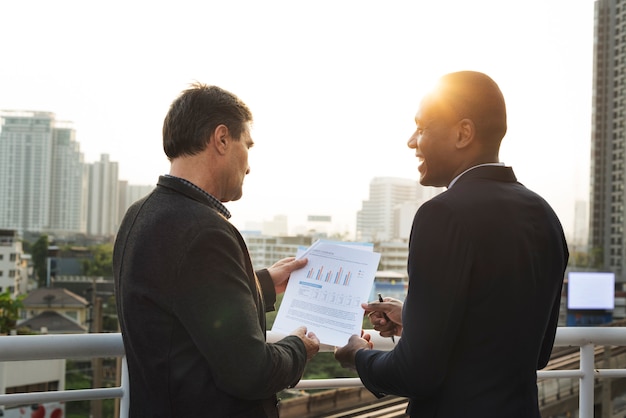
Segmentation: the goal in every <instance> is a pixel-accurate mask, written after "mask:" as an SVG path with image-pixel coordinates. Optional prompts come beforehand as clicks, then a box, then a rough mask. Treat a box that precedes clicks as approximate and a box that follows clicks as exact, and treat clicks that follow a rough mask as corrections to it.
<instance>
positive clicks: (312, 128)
mask: <svg viewBox="0 0 626 418" xmlns="http://www.w3.org/2000/svg"><path fill="white" fill-rule="evenodd" d="M593 6H594V3H593V0H576V1H572V0H526V1H523V2H510V1H502V0H481V1H470V0H450V1H439V0H430V1H426V0H422V1H417V0H411V1H404V0H397V1H386V2H383V1H370V0H316V1H297V0H284V1H275V0H266V1H256V0H249V1H232V0H230V1H195V2H193V1H186V0H177V1H176V2H174V1H167V2H166V1H118V0H114V1H88V2H87V1H78V0H77V1H67V0H55V1H49V0H40V1H29V0H22V1H4V2H1V3H0V16H1V19H0V20H1V22H0V45H1V46H0V57H1V58H0V109H4V110H13V109H19V110H42V111H50V112H54V113H56V115H57V119H63V120H69V121H73V122H74V125H75V128H76V130H77V139H78V141H79V142H80V144H81V150H82V151H83V153H84V154H85V161H86V162H93V161H96V160H99V158H100V154H104V153H106V154H109V155H110V157H111V160H113V161H118V162H119V165H120V177H121V179H124V180H128V181H129V182H130V183H131V184H154V183H155V182H156V180H157V177H158V176H159V175H160V174H164V173H167V172H168V171H169V163H168V161H167V159H166V158H165V155H164V154H163V151H162V146H161V127H162V123H163V118H164V116H165V113H166V112H167V109H168V107H169V105H170V103H171V102H172V100H174V98H175V97H176V96H177V95H178V94H179V92H180V91H182V90H183V89H185V88H187V87H188V85H189V84H190V83H191V82H193V81H195V80H197V81H201V82H204V83H207V84H216V85H219V86H221V87H223V88H225V89H227V90H230V91H232V92H233V93H235V94H237V95H238V96H239V97H240V98H241V99H243V100H244V101H245V102H246V103H247V104H248V105H249V106H250V108H251V110H252V112H253V114H254V118H255V123H254V127H253V131H252V134H253V138H254V140H255V143H256V145H255V146H254V148H253V149H252V150H251V152H250V164H251V173H250V175H249V176H248V177H247V179H246V181H245V184H244V196H243V198H242V199H241V200H240V201H238V202H233V203H229V204H227V206H228V207H229V209H230V210H231V212H232V213H233V218H232V221H233V222H234V223H235V225H237V226H238V227H240V228H243V227H244V226H245V222H246V221H262V220H270V219H271V218H272V217H273V216H274V215H277V214H286V215H289V221H290V226H292V227H293V226H296V224H298V223H301V222H302V221H303V220H304V219H305V217H306V215H308V214H316V215H332V216H333V221H334V222H335V224H336V226H337V230H341V231H343V230H353V229H354V227H355V223H356V212H357V211H358V210H359V209H360V208H361V202H362V201H363V200H364V199H367V198H368V189H369V182H370V180H371V179H372V178H373V177H377V176H397V177H404V178H415V179H416V180H417V179H418V172H417V165H418V163H417V160H416V159H415V156H414V151H413V150H410V149H409V148H407V147H406V141H407V139H408V137H409V135H410V134H411V133H412V132H413V129H414V122H413V117H414V115H415V112H416V111H417V107H418V103H419V100H420V98H421V95H422V93H423V92H424V91H425V89H426V88H427V87H428V86H430V85H431V84H432V83H433V82H434V81H435V79H436V78H438V77H439V76H440V75H443V74H445V73H447V72H451V71H457V70H477V71H483V72H485V73H487V74H489V75H490V76H492V77H493V78H494V80H495V81H496V82H497V83H498V84H499V85H500V87H501V89H502V91H503V93H504V96H505V99H506V100H507V106H508V115H509V130H508V134H507V136H506V137H505V139H504V141H503V144H502V148H501V154H500V157H501V160H502V161H503V162H505V163H506V164H508V165H512V166H513V168H514V170H515V172H516V174H517V177H518V179H519V180H520V181H521V182H522V183H524V184H525V185H526V186H528V187H529V188H531V189H534V190H535V191H537V192H539V193H540V194H542V195H543V196H544V197H545V198H546V199H547V200H548V201H549V202H550V203H551V204H552V206H553V207H554V208H555V210H556V211H557V213H558V215H559V216H560V218H561V221H562V222H563V224H564V227H565V229H566V231H571V230H572V229H573V216H574V202H575V200H577V199H585V200H588V188H589V175H588V172H589V155H590V150H589V144H590V137H591V104H592V103H591V89H592V53H593Z"/></svg>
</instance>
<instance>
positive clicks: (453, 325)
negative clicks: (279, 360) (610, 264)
mask: <svg viewBox="0 0 626 418" xmlns="http://www.w3.org/2000/svg"><path fill="white" fill-rule="evenodd" d="M568 257H569V254H568V250H567V244H566V242H565V237H564V234H563V230H562V227H561V224H560V222H559V220H558V218H557V216H556V215H555V213H554V212H553V210H552V209H551V208H550V206H549V205H548V204H547V203H546V201H545V200H544V199H542V198H541V197H540V196H538V195H537V194H536V193H534V192H532V191H530V190H528V189H527V188H525V187H524V186H523V185H521V184H520V183H518V182H517V180H516V178H515V175H514V174H513V170H512V169H511V168H510V167H499V166H485V167H478V168H474V169H472V170H470V171H468V172H467V173H465V174H464V175H463V176H461V177H460V178H459V179H458V181H457V183H456V184H454V185H453V186H452V187H451V188H450V189H448V190H447V191H445V192H444V193H442V194H440V195H438V196H436V197H435V198H433V199H431V200H430V201H428V202H426V203H425V204H424V205H422V206H421V207H420V209H419V210H418V212H417V214H416V216H415V219H414V222H413V229H412V231H411V238H410V243H409V260H408V274H409V290H408V295H407V297H406V301H405V303H404V310H403V314H402V321H403V326H404V328H403V333H402V338H401V339H400V340H399V341H398V344H397V346H396V347H395V349H394V350H393V351H390V352H380V351H376V350H361V351H359V352H357V355H356V366H357V370H358V372H359V376H360V377H361V380H362V381H363V383H364V384H365V386H366V387H367V388H369V389H370V390H371V391H373V392H374V393H375V394H377V395H379V396H382V395H383V394H395V395H400V396H405V397H408V398H410V403H409V409H408V412H409V413H410V415H411V416H415V417H424V418H427V417H439V418H443V417H445V418H453V417H459V418H460V417H463V418H473V417H475V418H488V417H494V418H495V417H498V418H516V417H519V418H529V417H533V418H539V417H540V414H539V408H538V404H537V385H536V370H537V369H539V368H543V367H545V365H546V364H547V362H548V360H549V358H550V353H551V350H552V345H553V343H554V335H555V332H556V326H557V322H558V315H559V306H560V296H561V287H562V283H563V277H564V272H565V268H566V265H567V260H568Z"/></svg>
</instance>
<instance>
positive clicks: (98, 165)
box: [87, 154, 119, 237]
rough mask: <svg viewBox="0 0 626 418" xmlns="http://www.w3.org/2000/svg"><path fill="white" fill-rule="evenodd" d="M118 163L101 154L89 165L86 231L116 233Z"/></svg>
mask: <svg viewBox="0 0 626 418" xmlns="http://www.w3.org/2000/svg"><path fill="white" fill-rule="evenodd" d="M118 202H119V178H118V163H117V162H115V161H110V160H109V155H108V154H102V155H101V156H100V161H96V162H94V163H92V164H90V165H89V203H88V215H87V233H88V234H89V235H91V236H99V237H108V236H114V235H115V234H116V233H117V228H118V226H119V215H118V213H119V203H118Z"/></svg>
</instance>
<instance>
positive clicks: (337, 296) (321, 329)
mask: <svg viewBox="0 0 626 418" xmlns="http://www.w3.org/2000/svg"><path fill="white" fill-rule="evenodd" d="M306 257H307V259H308V263H307V265H306V266H305V267H304V268H303V269H301V270H298V271H295V272H293V273H292V274H291V278H290V280H289V284H288V286H287V291H286V292H285V297H284V298H283V302H282V304H281V307H280V309H279V311H278V314H277V316H276V321H275V322H274V326H273V327H272V330H273V331H279V332H283V333H285V332H287V331H290V330H293V329H295V328H297V327H298V326H300V325H306V326H307V328H308V329H309V330H310V331H313V332H315V334H316V335H317V336H318V338H319V339H320V341H321V342H322V343H325V344H331V345H343V344H345V343H346V342H347V340H348V338H349V337H350V335H352V334H355V333H356V334H358V333H360V329H361V323H362V318H363V309H362V308H361V302H366V301H367V298H368V296H369V293H370V291H371V289H372V285H373V282H374V276H375V274H376V269H377V268H378V262H379V260H380V254H379V253H374V252H372V251H365V250H361V249H354V248H349V247H345V246H341V245H336V244H320V245H318V246H316V247H315V249H313V250H311V251H309V252H308V253H307V255H306Z"/></svg>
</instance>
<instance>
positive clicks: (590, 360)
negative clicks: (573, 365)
mask: <svg viewBox="0 0 626 418" xmlns="http://www.w3.org/2000/svg"><path fill="white" fill-rule="evenodd" d="M594 368H595V352H594V346H593V344H584V345H581V346H580V370H581V371H582V373H583V375H582V377H581V378H580V380H579V381H580V384H579V389H578V390H579V393H578V409H579V413H578V416H579V418H593V397H594V389H595V386H594V383H595V376H594Z"/></svg>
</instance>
